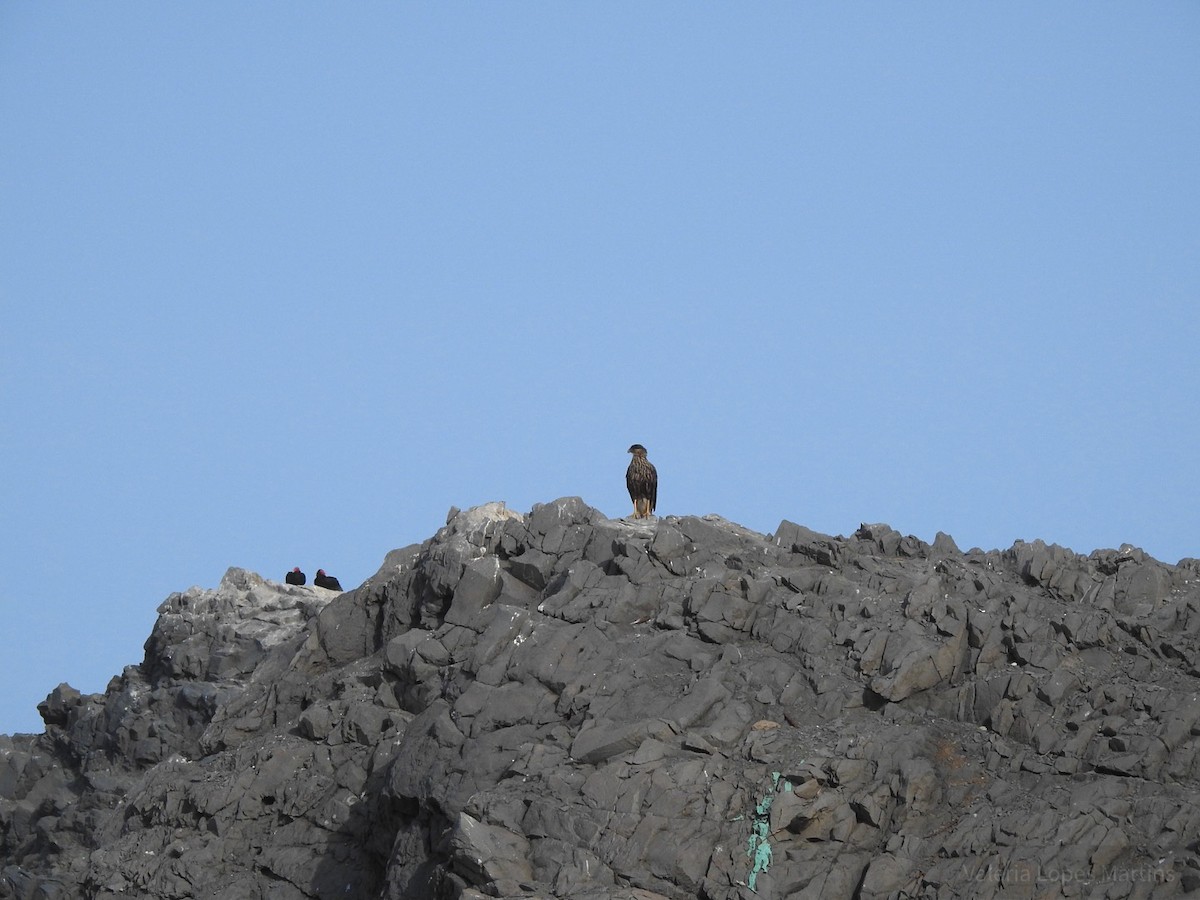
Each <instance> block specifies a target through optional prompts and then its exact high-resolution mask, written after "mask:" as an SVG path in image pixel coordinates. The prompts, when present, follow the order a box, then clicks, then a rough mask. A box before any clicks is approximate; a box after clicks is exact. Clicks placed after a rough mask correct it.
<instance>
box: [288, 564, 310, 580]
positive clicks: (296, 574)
mask: <svg viewBox="0 0 1200 900" xmlns="http://www.w3.org/2000/svg"><path fill="white" fill-rule="evenodd" d="M306 580H307V579H305V577H304V573H303V572H301V571H300V567H299V566H296V568H294V569H292V571H290V572H288V573H287V578H286V581H287V583H288V584H304V582H305V581H306Z"/></svg>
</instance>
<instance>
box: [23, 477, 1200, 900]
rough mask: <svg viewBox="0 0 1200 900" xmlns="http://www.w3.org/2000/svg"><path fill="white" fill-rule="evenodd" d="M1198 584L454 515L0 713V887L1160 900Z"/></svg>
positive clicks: (1015, 554) (557, 517)
mask: <svg viewBox="0 0 1200 900" xmlns="http://www.w3.org/2000/svg"><path fill="white" fill-rule="evenodd" d="M331 598H332V599H331ZM1198 610H1200V564H1197V563H1195V561H1187V560H1185V561H1182V562H1181V564H1180V565H1179V566H1169V565H1166V564H1163V563H1160V562H1157V561H1155V560H1153V559H1151V558H1150V557H1148V556H1147V555H1146V554H1145V553H1143V552H1142V551H1140V550H1137V549H1136V548H1133V547H1122V548H1118V549H1116V550H1100V551H1096V552H1095V553H1093V554H1091V555H1089V556H1082V555H1079V554H1076V553H1073V552H1072V551H1070V550H1066V549H1065V548H1062V547H1058V546H1055V545H1053V544H1046V543H1043V542H1041V541H1033V542H1030V543H1025V542H1018V543H1016V544H1014V545H1013V547H1012V548H1010V549H1008V550H1005V551H1003V552H997V551H992V552H987V553H985V552H983V551H980V550H971V551H969V552H967V553H963V552H962V551H961V550H960V549H959V548H958V547H957V545H956V544H955V543H954V541H953V539H951V538H950V537H949V536H947V535H944V534H941V533H939V534H938V535H937V536H936V538H935V539H934V541H933V544H932V545H928V544H925V543H923V542H922V541H920V540H918V539H916V538H914V537H912V536H905V535H902V534H900V533H899V532H897V531H896V530H895V529H892V528H890V527H889V526H887V525H882V524H872V525H862V526H860V527H859V528H858V529H857V531H856V532H855V533H854V535H852V536H851V537H850V538H843V537H831V536H828V535H822V534H818V533H817V532H814V531H811V530H809V529H807V528H804V527H803V526H801V525H796V524H794V523H791V522H787V521H784V522H781V523H780V526H779V528H778V529H776V532H775V534H774V535H772V536H770V537H768V536H764V535H759V534H756V533H755V532H752V531H749V530H747V529H745V528H742V527H740V526H738V525H736V524H734V523H731V522H728V521H726V520H724V519H722V518H720V517H719V516H703V517H693V516H685V517H666V518H662V519H657V520H654V521H653V522H649V523H645V522H637V523H633V522H624V521H620V520H609V519H606V518H605V517H604V516H603V515H601V514H600V513H599V512H598V511H596V510H595V509H593V508H591V507H589V506H587V504H585V503H584V502H583V501H582V500H580V499H579V498H577V497H576V498H563V499H561V500H557V501H554V502H553V503H547V504H539V505H538V506H536V507H535V508H534V509H533V510H532V511H531V512H530V513H529V514H528V515H524V516H522V515H519V514H517V513H515V512H513V511H511V510H508V509H507V508H506V507H505V506H504V505H503V504H488V505H486V506H483V507H477V508H475V509H470V510H466V511H461V510H456V509H452V510H451V512H450V514H449V515H448V516H447V523H446V526H445V527H444V528H442V529H440V530H439V531H438V533H437V534H436V535H435V536H434V537H433V538H431V539H430V540H428V541H426V542H425V543H424V544H421V545H413V546H411V547H406V548H402V549H401V550H397V551H394V552H392V553H390V554H388V556H387V558H386V559H385V560H384V563H383V565H382V566H381V567H380V570H379V571H378V572H377V573H376V574H375V575H374V576H372V577H371V578H370V579H368V581H367V582H365V583H364V584H363V585H361V586H359V587H358V588H356V589H355V590H352V591H348V592H346V593H344V594H341V595H334V594H330V593H329V592H324V591H318V590H315V589H311V588H306V587H290V586H287V585H282V584H276V583H274V582H270V581H266V580H264V579H262V578H259V577H258V576H257V575H254V574H253V573H249V572H244V571H242V570H239V569H231V570H230V571H229V572H228V573H227V574H226V577H225V578H224V579H223V580H222V582H221V584H220V586H218V587H217V588H216V589H215V590H211V591H206V590H201V589H198V588H193V589H191V590H189V591H186V592H183V593H181V594H174V595H172V596H171V597H170V598H168V599H167V600H166V601H165V602H164V603H163V604H162V606H161V607H160V609H159V618H158V621H157V622H156V624H155V627H154V630H153V632H152V634H151V636H150V639H149V640H148V641H147V644H146V657H145V659H144V660H143V662H142V663H141V664H140V665H137V666H129V667H127V668H126V669H125V671H124V672H122V673H121V674H120V675H118V676H117V677H115V678H114V679H113V680H112V682H111V683H110V684H109V686H108V689H107V690H106V691H105V693H104V694H96V695H82V694H80V693H79V692H78V691H76V690H74V689H73V688H71V687H70V686H69V685H60V686H59V687H57V688H55V689H54V690H53V691H52V692H51V693H50V695H49V696H48V697H47V698H46V700H45V701H44V702H43V703H42V704H41V705H40V706H39V709H40V711H41V712H42V716H43V720H44V722H45V723H46V729H45V732H44V733H43V734H41V735H38V736H26V735H22V736H16V737H11V738H10V737H5V736H0V858H2V859H3V860H4V861H5V862H4V865H3V867H0V898H30V900H32V898H54V897H62V898H68V897H80V896H87V897H96V898H106V900H107V898H116V897H176V898H191V897H195V898H202V897H203V898H212V897H227V898H234V897H237V898H242V897H245V898H264V900H265V898H326V897H334V896H338V897H341V896H360V897H366V896H369V897H382V898H387V900H400V898H460V897H461V898H480V897H485V896H486V897H510V898H517V897H521V898H535V897H537V898H551V897H571V898H580V900H618V898H620V900H626V898H628V900H634V898H636V900H663V898H671V900H680V898H693V897H703V898H707V900H731V898H750V897H755V896H760V897H768V896H771V897H790V898H824V897H845V898H852V897H874V896H894V897H901V896H921V897H955V896H979V897H1002V896H1015V895H1022V896H1024V895H1032V891H1033V889H1034V888H1035V887H1039V886H1040V887H1045V891H1044V892H1043V893H1045V895H1046V896H1051V895H1053V896H1059V895H1060V894H1061V895H1064V896H1109V897H1117V896H1121V897H1124V896H1150V895H1151V894H1153V895H1154V896H1155V897H1158V896H1164V897H1170V896H1177V895H1178V896H1183V895H1184V894H1185V893H1187V892H1190V891H1195V890H1200V876H1197V874H1196V873H1197V872H1200V849H1198V847H1197V844H1196V843H1195V838H1194V835H1195V834H1196V833H1200V790H1198V785H1197V779H1198V777H1200V760H1198V758H1197V751H1198V747H1200V744H1198V742H1197V736H1198V735H1200V705H1198V704H1197V703H1196V702H1195V697H1196V696H1197V695H1198V694H1200V612H1198ZM1040 887H1039V889H1040ZM1060 887H1061V891H1060ZM1022 891H1024V892H1025V893H1024V894H1022V893H1021V892H1022Z"/></svg>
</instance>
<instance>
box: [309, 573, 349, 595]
mask: <svg viewBox="0 0 1200 900" xmlns="http://www.w3.org/2000/svg"><path fill="white" fill-rule="evenodd" d="M313 584H315V585H316V586H317V587H320V588H327V589H328V590H331V591H340V590H341V589H342V583H341V582H340V581H338V580H337V578H335V577H334V576H332V575H326V574H325V570H324V569H317V575H316V577H315V578H313Z"/></svg>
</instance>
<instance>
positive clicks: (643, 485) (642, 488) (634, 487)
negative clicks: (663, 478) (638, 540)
mask: <svg viewBox="0 0 1200 900" xmlns="http://www.w3.org/2000/svg"><path fill="white" fill-rule="evenodd" d="M625 452H626V453H632V454H633V459H632V460H630V462H629V468H628V469H626V470H625V487H627V488H629V499H630V500H632V501H633V517H634V518H635V519H648V518H650V514H651V513H652V512H654V507H655V506H656V505H657V504H658V470H657V469H655V468H654V463H652V462H650V460H648V459H646V448H645V447H643V446H642V445H641V444H634V445H633V446H632V447H630V448H629V449H628V450H627V451H625Z"/></svg>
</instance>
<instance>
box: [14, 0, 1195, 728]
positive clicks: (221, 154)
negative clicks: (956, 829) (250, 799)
mask: <svg viewBox="0 0 1200 900" xmlns="http://www.w3.org/2000/svg"><path fill="white" fill-rule="evenodd" d="M1198 95H1200V6H1197V5H1196V4H1195V3H1190V2H1176V3H1170V2H1168V3H1161V4H1154V5H1153V6H1148V7H1146V6H1134V5H1131V4H1095V3H1057V4H1041V3H1013V4H1003V5H994V4H959V3H921V2H914V3H904V4H890V3H889V4H884V3H860V4H847V3H843V2H832V3H804V4H784V3H760V4H753V5H746V4H678V3H659V4H640V3H638V4H635V3H605V4H591V5H585V4H548V3H505V4H461V3H440V2H439V3H427V4H376V3H365V4H353V5H351V6H345V5H330V4H314V3H290V2H289V3H257V4H243V3H218V2H214V3H205V4H186V5H185V4H162V3H117V4H47V3H35V2H9V3H5V4H3V5H2V6H0V246H2V247H3V251H2V252H0V335H2V338H3V348H4V350H3V354H2V355H0V391H2V393H0V411H2V413H3V418H4V422H5V427H4V429H3V430H2V433H0V456H2V459H3V466H2V471H3V476H4V485H3V490H4V503H3V505H2V507H0V510H2V512H0V564H2V565H3V571H4V579H3V585H2V587H0V603H2V605H3V618H4V623H5V627H4V634H5V639H4V644H5V649H4V652H3V654H0V683H3V685H4V690H3V694H2V698H0V732H6V733H7V732H14V731H39V730H40V729H41V722H40V719H39V717H38V715H37V712H36V704H37V703H38V702H39V701H40V700H41V699H42V698H43V697H44V696H45V695H46V694H47V693H48V692H49V691H50V690H51V689H52V688H53V687H54V686H55V685H56V684H58V683H59V682H60V681H67V682H69V683H71V684H72V685H74V686H75V687H77V688H79V689H80V690H83V691H85V692H98V691H102V690H103V689H104V687H105V684H106V683H107V681H108V679H109V678H110V677H111V676H113V675H116V674H118V673H119V672H120V671H121V669H122V667H123V666H125V665H128V664H134V663H137V662H140V661H141V659H142V644H143V642H144V641H145V639H146V638H147V637H148V636H149V633H150V629H151V627H152V625H153V622H154V619H155V608H156V607H157V605H158V604H159V603H160V602H161V601H162V600H163V599H165V598H166V597H167V595H168V594H170V593H171V592H172V591H176V590H184V589H186V588H187V587H189V586H191V585H194V584H198V585H202V586H206V587H213V586H215V585H216V584H217V583H218V582H219V581H220V579H221V576H222V574H223V573H224V571H225V569H226V568H227V567H229V566H241V567H244V568H249V569H252V570H255V571H258V572H260V573H262V574H263V575H265V576H267V577H272V578H279V579H282V576H283V573H284V572H285V571H286V570H287V569H289V568H291V567H292V566H293V565H299V566H301V567H302V568H304V569H305V570H306V571H307V572H308V573H309V574H310V576H311V574H312V573H313V572H315V570H316V569H317V568H318V567H324V568H325V569H326V570H328V571H330V572H332V573H333V574H335V575H337V576H338V577H339V578H340V579H341V580H342V583H343V584H344V585H346V586H347V587H350V586H353V585H356V584H358V583H360V582H361V581H362V580H364V579H365V578H367V577H368V576H369V575H371V574H372V573H373V572H374V571H375V570H376V568H378V566H379V564H380V563H381V562H382V560H383V557H384V555H385V554H386V553H387V551H388V550H390V549H392V548H395V547H400V546H404V545H406V544H409V543H413V542H417V541H420V540H423V539H425V538H426V537H428V536H430V535H431V534H432V533H433V532H434V531H435V530H436V529H437V528H438V527H439V526H440V525H441V524H442V523H443V521H444V519H445V515H446V511H447V510H448V508H449V507H450V506H452V505H455V506H459V507H463V508H465V507H467V506H471V505H475V504H478V503H483V502H487V501H491V500H504V501H507V503H508V504H509V505H510V506H511V507H513V508H515V509H518V510H521V511H526V510H528V509H529V508H531V507H532V505H533V504H534V503H537V502H544V501H548V500H552V499H554V498H556V497H559V496H563V495H579V496H582V497H583V498H584V499H585V500H586V501H587V502H589V503H591V504H592V505H594V506H596V507H598V508H599V509H600V510H602V511H603V512H605V513H606V514H607V515H610V516H614V517H616V516H622V515H626V514H628V512H629V511H630V508H631V507H630V504H629V500H628V497H627V496H626V494H625V489H624V480H623V473H624V469H625V466H626V464H627V461H628V456H627V455H626V453H625V450H626V448H627V447H628V446H629V445H630V444H631V443H633V442H635V441H637V442H640V443H642V444H645V445H646V446H647V447H648V448H649V451H650V458H651V460H652V461H653V462H655V463H656V465H657V466H658V468H659V472H660V478H661V484H660V490H659V498H660V502H659V513H660V514H663V515H672V514H674V515H684V514H706V513H719V514H721V515H723V516H725V517H727V518H729V519H732V520H734V521H737V522H740V523H742V524H744V525H746V526H748V527H751V528H755V529H758V530H760V531H771V530H773V529H774V528H775V526H776V525H777V524H778V523H779V521H780V520H781V519H783V518H787V519H791V520H793V521H796V522H800V523H803V524H805V525H808V526H809V527H812V528H815V529H818V530H821V531H826V532H830V533H833V534H838V533H842V534H848V533H850V532H852V531H853V530H854V529H855V528H856V527H857V526H858V524H859V523H860V522H888V523H890V524H891V525H892V526H893V527H895V528H898V529H899V530H901V531H903V532H905V533H911V534H915V535H917V536H918V537H920V538H923V539H925V540H932V539H933V537H934V535H935V534H936V532H938V531H945V532H947V533H949V534H951V535H952V536H953V537H954V538H955V539H956V540H957V541H958V543H959V545H960V546H962V547H963V549H967V548H969V547H972V546H980V547H983V548H993V547H1000V548H1004V547H1008V546H1010V545H1011V544H1012V543H1013V541H1015V540H1017V539H1024V540H1033V539H1035V538H1042V539H1044V540H1046V541H1048V542H1055V543H1059V544H1062V545H1065V546H1068V547H1071V548H1072V549H1075V550H1077V551H1079V552H1083V553H1088V552H1091V551H1092V550H1093V549H1096V548H1099V547H1112V546H1118V545H1120V544H1121V543H1124V542H1129V543H1133V544H1135V545H1138V546H1140V547H1143V548H1144V549H1145V550H1146V551H1147V552H1149V553H1151V554H1153V555H1154V556H1156V557H1158V558H1160V559H1163V560H1166V561H1168V562H1175V561H1177V560H1178V559H1179V558H1181V557H1186V556H1200V516H1198V515H1197V494H1198V491H1197V488H1198V486H1200V482H1198V478H1197V467H1196V464H1195V454H1196V445H1197V442H1198V441H1197V438H1198V436H1200V426H1198V424H1197V423H1198V419H1197V412H1196V398H1197V395H1198V388H1200V374H1198V373H1200V366H1197V364H1196V347H1197V337H1198V325H1200V313H1198V311H1197V310H1198V300H1200V154H1198V153H1197V147H1200V96H1198Z"/></svg>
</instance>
